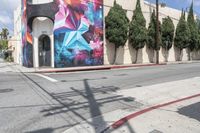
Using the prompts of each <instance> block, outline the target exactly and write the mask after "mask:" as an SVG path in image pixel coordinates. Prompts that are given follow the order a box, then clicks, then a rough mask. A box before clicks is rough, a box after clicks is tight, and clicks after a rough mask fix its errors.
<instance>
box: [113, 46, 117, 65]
mask: <svg viewBox="0 0 200 133" xmlns="http://www.w3.org/2000/svg"><path fill="white" fill-rule="evenodd" d="M116 58H117V47H116V46H115V51H114V59H113V63H112V65H114V64H115V62H116Z"/></svg>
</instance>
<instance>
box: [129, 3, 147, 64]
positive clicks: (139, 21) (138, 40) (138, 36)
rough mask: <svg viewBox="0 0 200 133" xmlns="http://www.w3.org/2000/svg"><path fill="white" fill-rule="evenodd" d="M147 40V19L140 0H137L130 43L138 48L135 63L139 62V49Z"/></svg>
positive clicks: (130, 29)
mask: <svg viewBox="0 0 200 133" xmlns="http://www.w3.org/2000/svg"><path fill="white" fill-rule="evenodd" d="M146 41H147V29H146V20H145V18H144V16H143V14H142V9H141V5H140V0H137V4H136V9H135V10H134V12H133V17H132V21H131V22H130V25H129V43H130V44H131V45H132V47H133V48H134V49H135V50H136V59H135V61H134V62H133V63H137V58H138V50H139V49H141V48H144V46H145V43H146Z"/></svg>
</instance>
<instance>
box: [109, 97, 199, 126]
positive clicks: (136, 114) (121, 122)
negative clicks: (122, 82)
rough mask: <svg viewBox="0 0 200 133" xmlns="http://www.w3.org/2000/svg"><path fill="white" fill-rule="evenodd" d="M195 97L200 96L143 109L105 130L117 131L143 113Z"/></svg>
mask: <svg viewBox="0 0 200 133" xmlns="http://www.w3.org/2000/svg"><path fill="white" fill-rule="evenodd" d="M196 97H200V94H196V95H192V96H189V97H185V98H182V99H178V100H175V101H171V102H167V103H164V104H159V105H155V106H152V107H149V108H146V109H143V110H141V111H138V112H135V113H133V114H130V115H128V116H126V117H124V118H122V119H120V120H119V121H116V122H115V123H113V124H112V125H111V126H110V127H108V128H107V129H109V128H113V129H117V128H119V127H121V126H122V125H123V124H125V123H126V122H127V121H129V120H130V119H133V118H135V117H137V116H139V115H142V114H144V113H147V112H150V111H152V110H155V109H158V108H161V107H165V106H168V105H171V104H175V103H178V102H182V101H186V100H189V99H192V98H196Z"/></svg>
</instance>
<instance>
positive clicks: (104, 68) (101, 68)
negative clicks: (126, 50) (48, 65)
mask: <svg viewBox="0 0 200 133" xmlns="http://www.w3.org/2000/svg"><path fill="white" fill-rule="evenodd" d="M161 65H166V63H161V64H132V65H113V66H93V67H92V66H90V67H78V68H76V67H74V68H71V69H70V68H62V69H56V68H55V69H51V70H36V71H35V73H60V72H77V71H96V70H112V69H123V68H133V67H146V66H161Z"/></svg>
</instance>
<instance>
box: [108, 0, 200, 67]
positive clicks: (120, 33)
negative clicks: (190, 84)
mask: <svg viewBox="0 0 200 133" xmlns="http://www.w3.org/2000/svg"><path fill="white" fill-rule="evenodd" d="M198 22H199V21H198ZM105 23H106V39H107V40H108V41H109V42H111V43H113V44H115V55H114V61H113V64H114V63H115V60H116V51H117V48H119V47H120V46H124V45H125V43H126V41H127V40H129V43H130V44H131V46H132V47H133V48H134V49H135V50H136V60H135V61H133V63H137V57H138V51H139V49H142V48H144V46H145V44H147V46H148V48H150V49H152V50H160V47H163V48H164V49H165V51H168V50H169V49H171V48H172V45H173V42H174V46H175V47H176V48H178V49H179V50H180V54H179V55H180V57H179V59H178V60H179V61H180V60H181V52H182V50H183V49H184V48H187V49H188V52H189V56H188V59H189V60H190V59H191V56H190V53H191V52H192V51H194V50H199V49H200V30H199V29H200V22H199V25H198V23H197V21H196V20H195V19H194V13H193V3H192V4H191V7H190V11H189V14H188V18H187V21H186V19H185V12H184V11H182V15H181V17H180V20H179V23H178V25H177V28H176V31H175V26H174V24H173V21H172V19H171V18H170V17H169V16H168V17H166V18H164V19H163V22H162V24H161V23H160V22H159V45H156V14H155V11H153V13H152V15H151V20H150V23H149V26H148V29H147V28H146V20H145V18H144V16H143V13H142V10H141V5H140V0H137V4H136V9H135V10H134V12H133V17H132V20H131V22H129V19H128V18H127V16H126V11H125V10H124V9H123V8H122V6H120V5H119V4H117V3H116V0H115V1H114V6H113V7H112V8H111V9H110V11H109V13H108V15H107V16H106V18H105ZM174 33H175V34H174ZM166 59H167V58H166ZM166 61H167V60H166Z"/></svg>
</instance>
